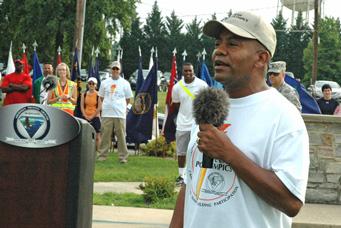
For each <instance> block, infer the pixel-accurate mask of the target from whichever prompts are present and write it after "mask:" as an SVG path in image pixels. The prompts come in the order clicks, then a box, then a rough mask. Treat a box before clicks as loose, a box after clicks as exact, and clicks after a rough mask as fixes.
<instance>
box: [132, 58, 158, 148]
mask: <svg viewBox="0 0 341 228" xmlns="http://www.w3.org/2000/svg"><path fill="white" fill-rule="evenodd" d="M156 103H157V61H154V65H153V67H152V69H151V70H150V71H149V73H148V76H147V77H146V79H145V81H144V83H143V85H142V87H141V88H140V91H139V92H138V94H137V95H136V96H135V99H134V104H133V106H132V108H131V109H130V111H129V113H128V116H127V124H126V126H127V128H126V130H127V142H131V143H136V144H140V143H145V142H147V141H148V140H150V139H151V138H152V131H153V116H154V105H155V104H156Z"/></svg>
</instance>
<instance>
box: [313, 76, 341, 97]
mask: <svg viewBox="0 0 341 228" xmlns="http://www.w3.org/2000/svg"><path fill="white" fill-rule="evenodd" d="M324 84H329V85H330V87H332V98H334V99H335V100H338V101H339V100H341V87H340V85H339V84H338V83H337V82H334V81H325V80H318V81H316V82H315V84H314V85H311V86H309V88H308V91H310V92H311V94H312V96H313V97H315V98H316V99H320V98H321V97H323V93H322V86H323V85H324Z"/></svg>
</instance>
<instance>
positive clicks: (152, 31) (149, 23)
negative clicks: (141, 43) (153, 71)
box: [142, 1, 169, 71]
mask: <svg viewBox="0 0 341 228" xmlns="http://www.w3.org/2000/svg"><path fill="white" fill-rule="evenodd" d="M143 30H144V36H145V39H146V46H145V47H143V48H142V49H143V53H149V52H150V50H151V48H152V47H156V48H157V50H158V59H159V69H160V70H161V71H164V70H165V69H166V67H165V62H166V60H168V59H169V58H168V56H169V53H168V48H167V44H166V34H167V32H166V27H165V24H164V22H163V18H162V16H161V12H160V10H159V6H158V5H157V1H155V2H154V5H153V8H152V12H151V13H150V14H148V17H147V19H146V24H145V26H144V29H143ZM146 58H148V61H145V60H147V59H146ZM143 60H144V61H143V62H144V64H143V65H144V66H148V64H149V57H147V55H143Z"/></svg>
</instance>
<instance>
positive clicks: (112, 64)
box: [110, 61, 121, 69]
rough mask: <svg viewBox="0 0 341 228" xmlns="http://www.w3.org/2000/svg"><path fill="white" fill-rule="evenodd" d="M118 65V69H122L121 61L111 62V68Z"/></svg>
mask: <svg viewBox="0 0 341 228" xmlns="http://www.w3.org/2000/svg"><path fill="white" fill-rule="evenodd" d="M114 67H117V68H118V69H121V63H120V62H119V61H114V62H112V63H111V65H110V68H114Z"/></svg>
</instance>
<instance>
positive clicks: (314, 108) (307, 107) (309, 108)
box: [284, 75, 321, 114]
mask: <svg viewBox="0 0 341 228" xmlns="http://www.w3.org/2000/svg"><path fill="white" fill-rule="evenodd" d="M284 81H285V82H286V83H288V84H289V85H290V86H291V87H293V88H294V89H296V91H297V92H298V95H299V97H300V102H301V105H302V113H310V114H321V110H320V107H319V106H318V104H317V102H316V100H315V99H314V98H313V97H312V96H311V95H310V94H309V93H308V92H307V91H306V90H305V88H304V87H303V85H301V83H299V82H298V81H297V80H296V79H295V78H293V77H290V76H288V75H285V78H284Z"/></svg>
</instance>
